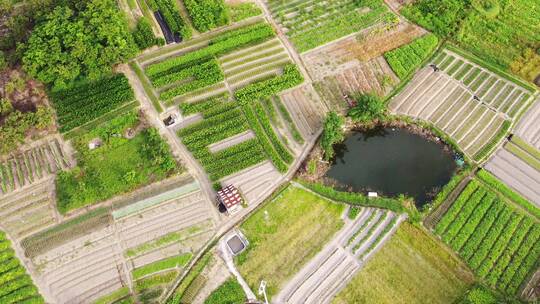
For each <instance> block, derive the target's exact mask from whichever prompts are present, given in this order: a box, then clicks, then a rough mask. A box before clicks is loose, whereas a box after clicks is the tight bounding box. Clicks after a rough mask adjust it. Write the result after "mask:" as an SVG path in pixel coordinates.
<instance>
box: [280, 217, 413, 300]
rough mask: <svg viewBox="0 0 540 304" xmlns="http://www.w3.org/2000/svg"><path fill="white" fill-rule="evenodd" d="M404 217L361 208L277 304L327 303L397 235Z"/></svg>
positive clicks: (295, 277)
mask: <svg viewBox="0 0 540 304" xmlns="http://www.w3.org/2000/svg"><path fill="white" fill-rule="evenodd" d="M404 219H405V217H404V216H400V215H397V214H394V213H392V212H389V211H385V210H381V209H374V208H362V210H361V211H360V213H359V215H358V216H357V218H356V220H354V221H351V222H349V223H348V224H346V225H345V226H344V227H343V228H342V229H341V230H340V232H339V233H338V235H337V236H336V237H335V238H334V239H333V240H332V241H331V242H330V244H329V245H327V246H326V247H325V248H324V249H323V250H322V251H321V252H320V253H318V254H317V255H316V256H315V257H314V258H313V259H311V261H310V262H309V263H308V264H306V265H305V266H304V267H303V268H302V270H301V271H300V272H299V273H298V274H297V275H295V276H294V278H293V279H292V280H291V281H290V282H289V283H288V284H287V285H286V286H285V287H284V288H283V289H282V291H281V292H280V294H279V295H278V296H277V298H276V302H278V303H328V302H330V300H331V299H332V298H333V297H334V296H335V295H336V294H337V293H338V292H339V291H340V290H341V289H342V288H343V287H344V286H346V284H347V283H348V282H349V281H350V280H351V279H352V277H353V276H354V275H355V274H356V272H358V271H359V270H360V269H361V268H362V267H363V265H364V263H365V261H366V260H367V259H368V258H369V257H370V256H371V255H372V254H373V253H375V252H376V251H377V250H378V249H379V248H380V247H381V246H382V244H383V243H384V242H385V241H386V240H387V239H388V238H389V237H390V236H391V235H392V234H393V233H394V232H395V231H396V229H397V228H398V227H399V224H400V223H401V222H402V221H403V220H404Z"/></svg>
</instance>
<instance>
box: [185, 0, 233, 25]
mask: <svg viewBox="0 0 540 304" xmlns="http://www.w3.org/2000/svg"><path fill="white" fill-rule="evenodd" d="M184 5H185V6H186V9H187V11H188V13H189V16H190V17H191V20H192V21H193V26H195V28H196V29H197V30H198V31H199V32H206V31H208V30H210V29H213V28H216V27H218V26H222V25H226V24H227V23H229V15H228V12H227V9H226V8H225V3H224V2H223V0H184Z"/></svg>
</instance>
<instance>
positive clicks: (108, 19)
mask: <svg viewBox="0 0 540 304" xmlns="http://www.w3.org/2000/svg"><path fill="white" fill-rule="evenodd" d="M135 53H136V46H135V43H134V42H133V37H132V36H131V35H130V33H129V30H128V26H127V21H126V20H125V17H124V16H123V15H122V14H121V12H120V11H119V10H118V8H117V7H116V4H115V2H114V1H113V0H90V1H89V2H88V3H87V4H86V5H85V6H84V8H83V9H82V10H81V11H80V12H75V11H74V10H72V9H71V8H69V7H68V6H59V7H57V8H55V9H54V10H53V11H52V12H51V13H49V14H47V15H46V16H45V18H44V20H43V21H42V22H40V23H39V24H37V26H36V27H35V29H34V31H33V32H32V34H31V36H30V38H29V40H28V46H27V50H26V51H25V53H24V56H23V66H24V69H25V70H26V71H27V72H28V73H29V74H30V75H32V76H33V77H34V78H37V79H39V80H41V81H43V82H45V83H48V84H54V85H55V86H57V87H64V86H66V85H68V84H70V83H72V82H73V81H75V80H77V79H79V78H90V79H98V78H100V77H102V76H104V75H106V74H108V73H110V72H111V71H112V65H113V64H116V63H118V62H123V61H126V60H127V59H129V58H130V57H132V56H133V55H134V54H135Z"/></svg>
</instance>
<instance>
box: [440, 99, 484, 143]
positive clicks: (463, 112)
mask: <svg viewBox="0 0 540 304" xmlns="http://www.w3.org/2000/svg"><path fill="white" fill-rule="evenodd" d="M477 107H478V103H477V102H476V101H475V100H473V99H472V98H471V99H469V100H468V101H467V103H466V104H465V105H464V106H463V107H462V108H461V109H460V111H459V112H457V113H456V117H455V118H454V119H453V120H452V121H451V122H450V124H449V125H448V126H447V127H446V128H445V129H446V130H445V131H446V132H447V133H448V134H453V133H454V132H455V131H456V129H457V128H458V127H459V126H460V125H461V123H462V122H463V121H465V120H466V119H467V117H468V116H469V115H470V114H471V113H472V111H474V109H476V108H477Z"/></svg>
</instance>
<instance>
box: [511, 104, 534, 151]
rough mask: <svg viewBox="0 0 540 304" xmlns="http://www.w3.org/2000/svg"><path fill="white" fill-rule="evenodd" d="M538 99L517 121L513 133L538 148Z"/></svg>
mask: <svg viewBox="0 0 540 304" xmlns="http://www.w3.org/2000/svg"><path fill="white" fill-rule="evenodd" d="M538 121H540V99H538V98H537V99H536V101H535V102H534V104H533V106H532V107H531V108H530V110H529V111H527V113H526V114H525V115H524V116H523V118H522V119H521V120H520V121H519V124H518V126H517V128H516V130H515V134H516V135H518V136H519V137H521V138H522V139H523V140H524V141H526V142H527V143H528V144H530V145H532V146H534V147H535V148H536V149H540V123H538Z"/></svg>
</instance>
